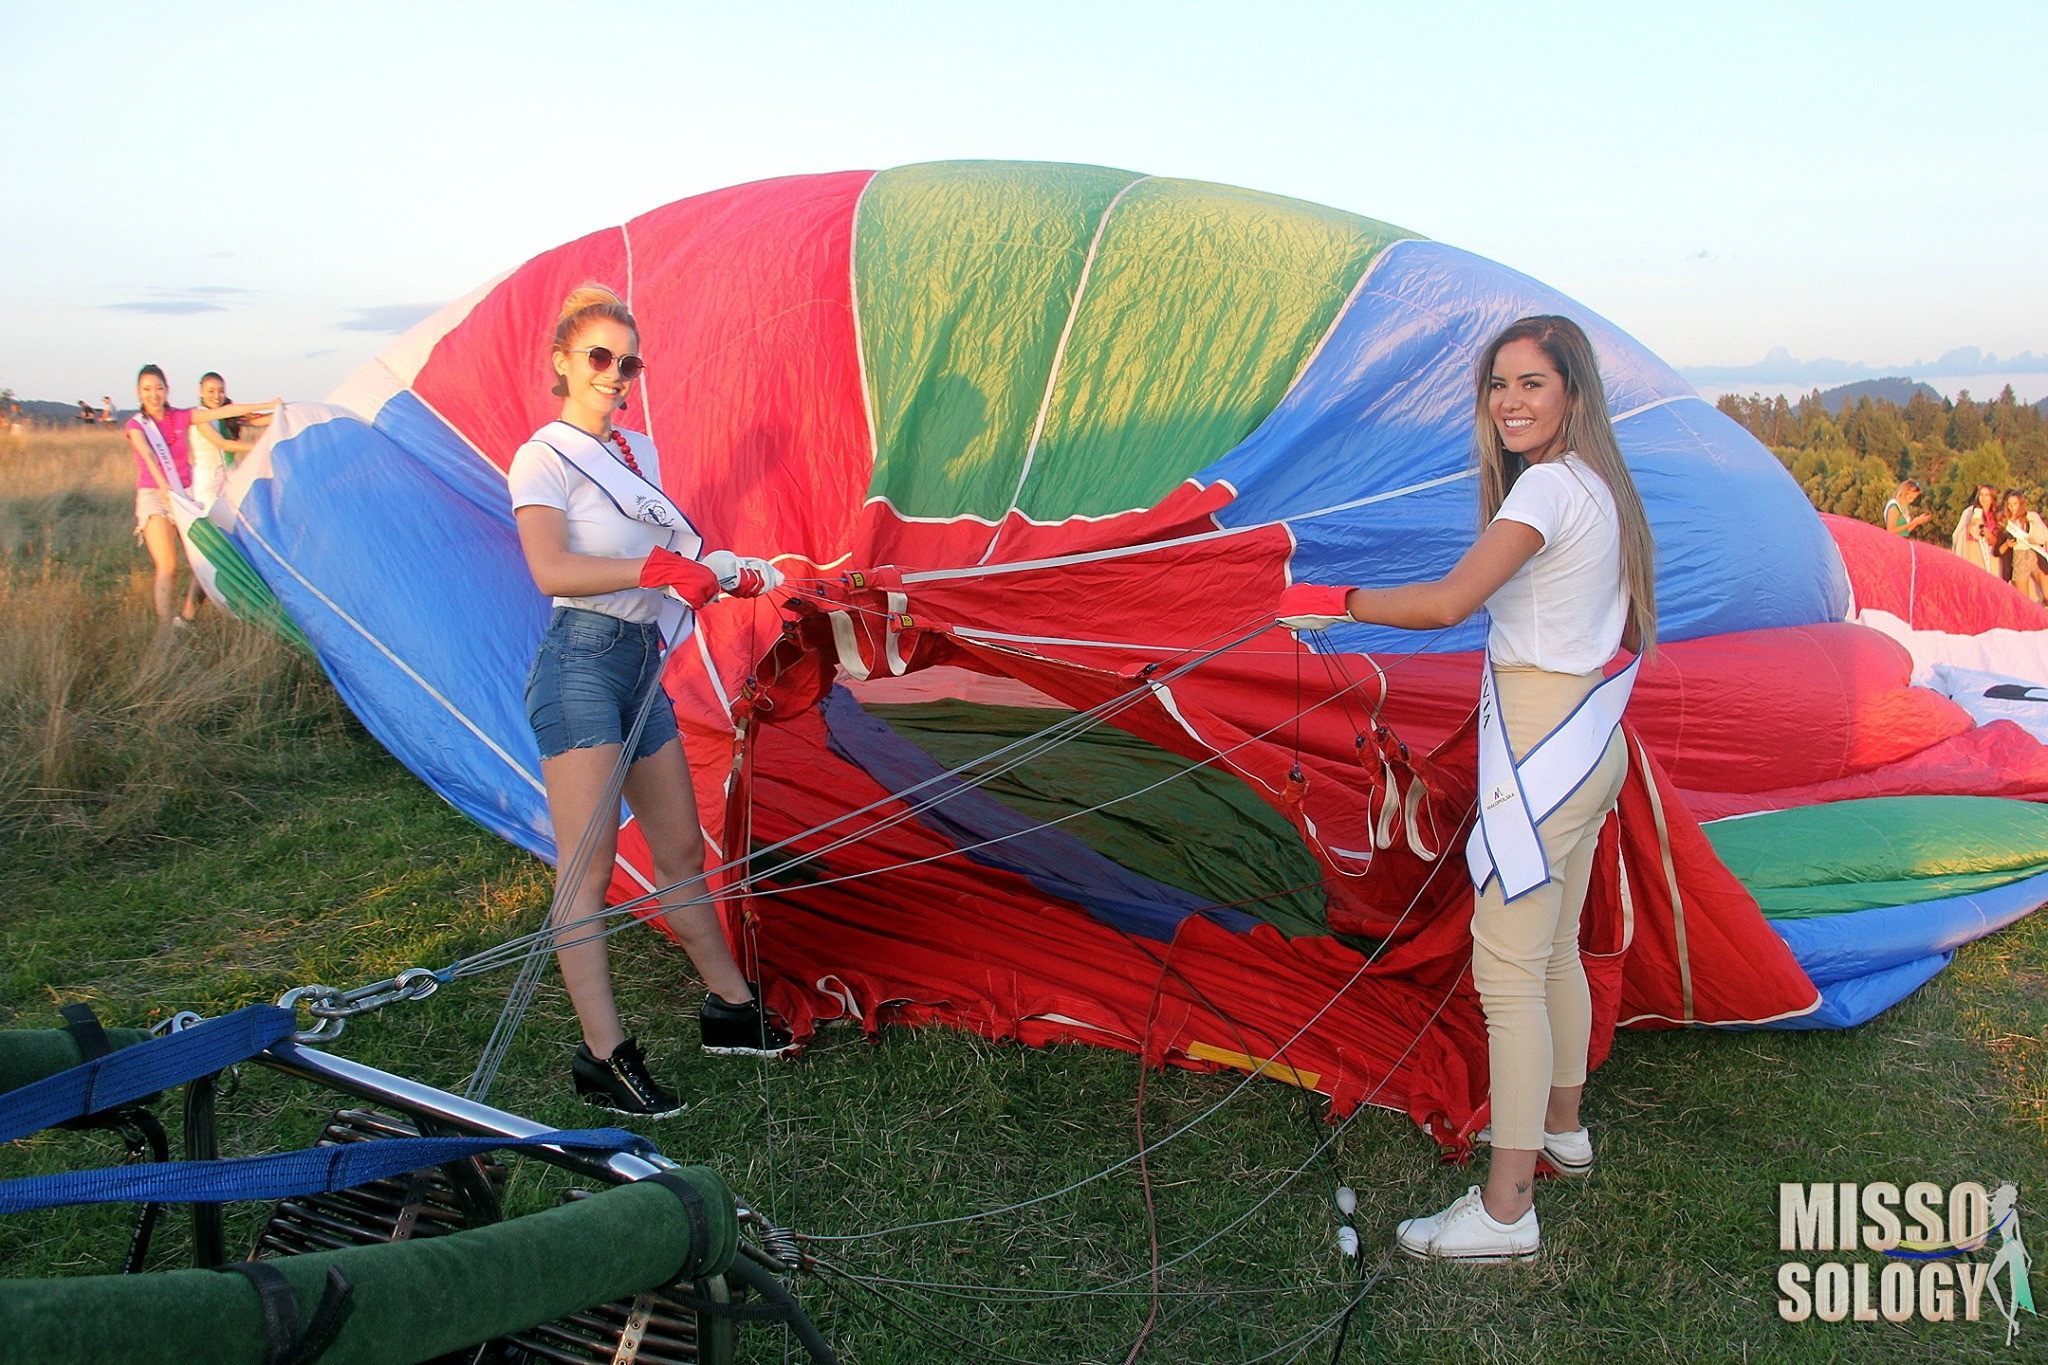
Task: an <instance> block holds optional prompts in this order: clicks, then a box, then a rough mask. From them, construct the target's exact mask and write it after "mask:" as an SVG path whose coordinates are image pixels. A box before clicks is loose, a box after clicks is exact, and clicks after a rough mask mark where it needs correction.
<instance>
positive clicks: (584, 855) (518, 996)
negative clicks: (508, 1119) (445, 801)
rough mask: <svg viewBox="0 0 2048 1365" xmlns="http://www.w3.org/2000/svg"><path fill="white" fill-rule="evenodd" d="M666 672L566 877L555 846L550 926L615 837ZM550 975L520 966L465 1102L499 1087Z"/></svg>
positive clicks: (540, 966)
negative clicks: (602, 844)
mask: <svg viewBox="0 0 2048 1365" xmlns="http://www.w3.org/2000/svg"><path fill="white" fill-rule="evenodd" d="M661 691H662V687H661V673H660V669H659V665H658V664H657V666H656V672H655V677H654V685H653V686H651V687H649V688H648V689H647V695H646V696H645V697H643V698H641V699H640V710H639V712H638V714H636V715H635V716H634V717H633V724H632V726H631V728H629V729H628V730H627V732H626V738H625V741H624V742H623V743H621V744H620V745H619V756H618V758H617V759H616V760H615V761H614V762H613V763H612V768H611V772H610V773H608V774H607V775H606V777H605V781H604V788H603V792H602V794H601V795H600V796H599V797H598V800H597V804H596V805H595V806H593V807H592V808H591V811H590V818H589V819H588V820H586V821H585V822H584V825H583V831H582V833H581V834H580V835H578V836H577V840H576V847H575V851H574V852H573V853H572V854H571V855H570V856H571V859H572V861H571V863H570V869H569V873H568V875H567V876H564V875H562V871H561V856H562V845H561V840H560V839H559V838H557V839H556V841H555V859H556V862H555V894H554V895H553V896H552V897H550V898H549V903H548V913H547V919H546V921H545V923H546V924H549V925H552V924H554V923H555V922H556V921H557V920H559V919H561V918H563V917H564V916H565V915H566V914H567V912H568V911H570V910H571V909H572V908H573V907H574V906H575V904H576V897H577V896H578V895H579V894H580V893H581V891H582V889H583V880H584V878H585V877H586V876H588V875H590V870H591V868H590V857H591V854H592V853H594V852H596V850H597V845H598V843H599V841H600V840H601V839H602V838H603V834H604V830H605V829H606V827H607V826H609V827H610V828H611V829H612V830H613V832H614V836H616V831H617V821H618V818H619V798H620V796H621V795H622V794H623V793H624V791H625V788H626V774H627V772H628V771H629V770H630V769H631V768H632V766H633V762H632V754H633V750H634V748H635V747H636V746H638V745H639V743H640V735H641V733H642V732H643V731H644V730H645V729H646V727H647V717H648V715H649V714H650V713H651V712H652V711H653V709H654V699H655V698H656V697H657V696H659V695H661ZM546 970H547V955H546V954H545V953H535V954H532V955H531V956H529V957H528V958H527V959H526V960H525V961H524V962H522V963H521V964H520V967H519V974H518V975H517V976H515V977H514V978H513V979H512V987H511V989H510V990H509V991H508V992H507V993H506V996H505V1007H504V1008H503V1009H501V1010H500V1011H499V1012H498V1018H497V1021H496V1022H495V1023H493V1024H492V1025H491V1036H490V1037H489V1038H488V1039H486V1040H485V1042H484V1048H483V1051H482V1052H481V1053H480V1054H479V1055H478V1057H477V1062H476V1069H475V1070H474V1071H472V1072H471V1073H470V1076H469V1080H468V1082H467V1083H466V1084H465V1085H464V1086H463V1091H462V1093H463V1097H464V1098H465V1099H471V1100H476V1101H478V1102H479V1103H481V1102H482V1101H483V1100H484V1099H486V1098H487V1097H488V1096H489V1095H490V1093H491V1087H492V1086H493V1085H495V1084H496V1083H497V1080H498V1072H499V1070H500V1069H501V1068H502V1067H503V1066H504V1064H505V1058H506V1056H507V1055H509V1054H510V1052H511V1051H512V1043H513V1040H514V1039H515V1038H516V1037H517V1036H518V1034H519V1026H520V1025H521V1024H522V1023H524V1022H525V1020H526V1014H527V1011H528V1010H529V1009H531V1008H532V1006H533V999H534V996H535V994H537V993H538V991H539V990H540V979H541V975H542V973H544V972H545V971H546Z"/></svg>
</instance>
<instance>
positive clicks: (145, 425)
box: [135, 412, 185, 493]
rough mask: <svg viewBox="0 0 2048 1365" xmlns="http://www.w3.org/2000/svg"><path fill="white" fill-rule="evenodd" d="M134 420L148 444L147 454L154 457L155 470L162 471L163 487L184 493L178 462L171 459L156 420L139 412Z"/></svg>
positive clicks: (167, 444) (166, 442) (168, 445)
mask: <svg viewBox="0 0 2048 1365" xmlns="http://www.w3.org/2000/svg"><path fill="white" fill-rule="evenodd" d="M135 420H136V421H137V423H139V424H140V425H141V427H142V439H143V440H145V441H147V442H148V443H149V453H150V454H152V455H154V456H156V463H157V468H159V469H161V470H162V471H163V476H164V487H165V488H167V489H169V490H170V491H171V492H173V493H183V492H185V481H184V480H183V479H181V478H179V477H178V462H177V461H176V460H173V459H172V458H171V447H170V443H169V442H168V441H166V440H164V434H163V432H162V431H161V430H159V429H158V427H157V424H156V419H155V418H153V417H151V416H150V415H149V414H148V413H146V412H139V413H137V414H136V415H135Z"/></svg>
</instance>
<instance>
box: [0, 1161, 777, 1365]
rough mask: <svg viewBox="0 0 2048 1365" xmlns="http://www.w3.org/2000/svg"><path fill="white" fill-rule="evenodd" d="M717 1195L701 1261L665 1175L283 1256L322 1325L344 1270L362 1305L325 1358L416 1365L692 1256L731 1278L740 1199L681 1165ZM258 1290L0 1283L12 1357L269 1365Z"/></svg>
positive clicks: (667, 1274)
mask: <svg viewBox="0 0 2048 1365" xmlns="http://www.w3.org/2000/svg"><path fill="white" fill-rule="evenodd" d="M676 1174H677V1175H679V1176H680V1177H682V1178H683V1179H684V1180H685V1181H687V1182H688V1183H689V1184H690V1185H691V1186H692V1187H693V1188H695V1189H696V1190H697V1192H698V1193H699V1194H700V1195H702V1196H703V1204H704V1212H705V1217H706V1221H707V1224H708V1236H707V1238H706V1245H705V1246H704V1247H703V1248H701V1249H700V1252H701V1254H700V1255H699V1256H697V1257H694V1258H693V1257H692V1255H691V1247H690V1217H689V1215H688V1213H687V1211H686V1210H685V1209H684V1207H683V1202H682V1200H681V1199H680V1198H679V1197H678V1196H677V1195H676V1194H675V1193H674V1192H673V1191H671V1190H668V1189H665V1188H663V1187H662V1186H661V1185H660V1184H658V1183H656V1182H653V1181H641V1182H639V1183H637V1184H632V1185H622V1186H620V1187H618V1188H617V1189H611V1190H606V1191H604V1192H603V1193H601V1194H597V1195H594V1196H592V1197H591V1198H589V1199H583V1200H578V1201H576V1202H575V1203H572V1204H565V1205H563V1206H562V1207H560V1208H556V1209H550V1210H548V1211H547V1212H545V1213H536V1214H532V1215H530V1216H528V1217H525V1218H517V1219H513V1220H511V1221H509V1222H504V1223H494V1224H491V1225H490V1226H488V1227H481V1228H473V1229H471V1230H469V1231H467V1232H458V1233H452V1234H450V1235H448V1236H445V1237H428V1238H422V1239H420V1240H418V1241H409V1242H390V1243H385V1244H382V1245H378V1246H368V1247H350V1248H348V1249H346V1250H343V1251H324V1252H317V1253H314V1254H312V1255H307V1256H288V1257H283V1258H281V1259H278V1260H274V1261H270V1262H268V1264H271V1265H274V1266H276V1267H277V1268H278V1269H279V1270H280V1271H282V1272H283V1273H284V1275H285V1276H286V1277H287V1278H288V1279H289V1280H290V1281H291V1283H292V1288H293V1290H294V1291H296V1294H297V1297H298V1302H299V1315H300V1321H301V1322H302V1323H304V1322H308V1321H311V1319H312V1317H313V1313H314V1311H315V1309H317V1308H318V1306H319V1303H320V1296H321V1294H322V1292H323V1291H324V1289H325V1287H326V1279H327V1271H328V1268H329V1267H330V1266H334V1267H339V1268H340V1270H341V1272H342V1273H343V1274H344V1275H346V1276H347V1277H348V1279H349V1282H350V1283H351V1284H352V1285H354V1286H355V1292H354V1297H353V1303H354V1309H353V1311H352V1312H351V1313H350V1314H349V1317H348V1321H347V1322H346V1323H345V1324H344V1325H343V1326H342V1329H341V1333H340V1335H339V1336H337V1337H336V1338H335V1341H334V1344H333V1345H332V1346H331V1347H329V1348H328V1349H327V1351H326V1352H325V1353H324V1354H323V1355H321V1356H320V1362H321V1365H402V1362H407V1361H421V1360H430V1359H432V1358H433V1357H435V1356H438V1355H444V1354H446V1353H448V1352H450V1351H455V1350H459V1349H461V1348H463V1347H465V1346H473V1345H476V1344H479V1343H481V1342H485V1341H489V1340H490V1339H491V1338H493V1337H499V1336H503V1335H505V1334H506V1333H508V1332H516V1331H522V1330H524V1329H526V1328H529V1327H533V1326H536V1325H537V1324H539V1323H543V1322H549V1321H552V1320H553V1319H555V1318H559V1317H562V1316H563V1315H565V1314H567V1313H572V1312H576V1311H577V1310H579V1309H584V1308H591V1307H594V1306H596V1305H598V1304H601V1303H609V1302H611V1301H612V1300H614V1299H620V1298H625V1297H627V1296H629V1295H632V1294H637V1293H639V1292H640V1291H641V1290H644V1289H651V1288H653V1287H654V1286H656V1285H659V1284H664V1283H666V1282H667V1281H668V1280H669V1279H670V1278H672V1277H673V1276H674V1275H675V1274H676V1272H677V1271H678V1270H679V1269H681V1268H682V1267H683V1266H684V1264H685V1263H686V1262H689V1261H692V1260H693V1259H694V1260H695V1262H696V1269H695V1271H694V1273H695V1275H696V1276H698V1277H710V1276H715V1275H720V1274H723V1273H724V1272H725V1270H726V1268H727V1267H729V1266H730V1265H731V1264H732V1258H733V1256H734V1254H735V1253H736V1252H737V1251H738V1248H739V1224H738V1221H737V1219H736V1218H735V1217H734V1214H733V1202H732V1194H731V1192H730V1191H729V1190H727V1189H726V1186H725V1182H724V1181H723V1180H722V1179H720V1178H719V1176H718V1173H717V1172H715V1171H713V1170H711V1169H710V1168H709V1167H705V1166H686V1167H684V1168H683V1169H682V1170H680V1171H678V1172H676ZM265 1349H266V1342H265V1339H264V1334H263V1316H262V1311H261V1309H260V1307H259V1303H258V1299H257V1293H256V1288H255V1286H254V1285H252V1284H251V1283H250V1282H249V1281H248V1280H247V1279H246V1278H244V1277H243V1276H240V1275H228V1274H222V1273H220V1272H218V1271H211V1270H177V1271H170V1272H168V1273H164V1274H155V1275H94V1276H86V1277H81V1278H78V1279H66V1280H7V1281H0V1362H8V1361H22V1362H28V1361H35V1362H39V1365H47V1363H48V1362H52V1361H73V1360H75V1361H87V1360H90V1361H94V1362H96V1363H97V1365H126V1362H135V1363H136V1365H142V1363H143V1362H149V1365H258V1362H260V1361H262V1360H263V1358H264V1352H265Z"/></svg>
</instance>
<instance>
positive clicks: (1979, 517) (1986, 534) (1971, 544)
mask: <svg viewBox="0 0 2048 1365" xmlns="http://www.w3.org/2000/svg"><path fill="white" fill-rule="evenodd" d="M1948 543H1949V548H1950V549H1952V550H1954V551H1955V552H1956V553H1957V554H1959V555H1961V556H1962V557H1963V558H1964V559H1966V560H1968V561H1969V562H1970V563H1972V564H1975V565H1976V566H1977V567H1978V568H1980V569H1982V570H1984V571H1985V572H1986V573H1994V574H1995V573H1997V572H1998V571H1999V566H1998V490H1997V489H1996V488H1994V487H1992V486H1991V485H1990V484H1988V483H1980V484H1978V485H1977V487H1976V488H1975V490H1973V491H1972V492H1971V494H1970V505H1969V506H1968V507H1965V508H1964V509H1963V514H1962V515H1961V516H1960V517H1957V518H1956V529H1955V530H1954V531H1953V532H1951V533H1950V535H1949V538H1948Z"/></svg>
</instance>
